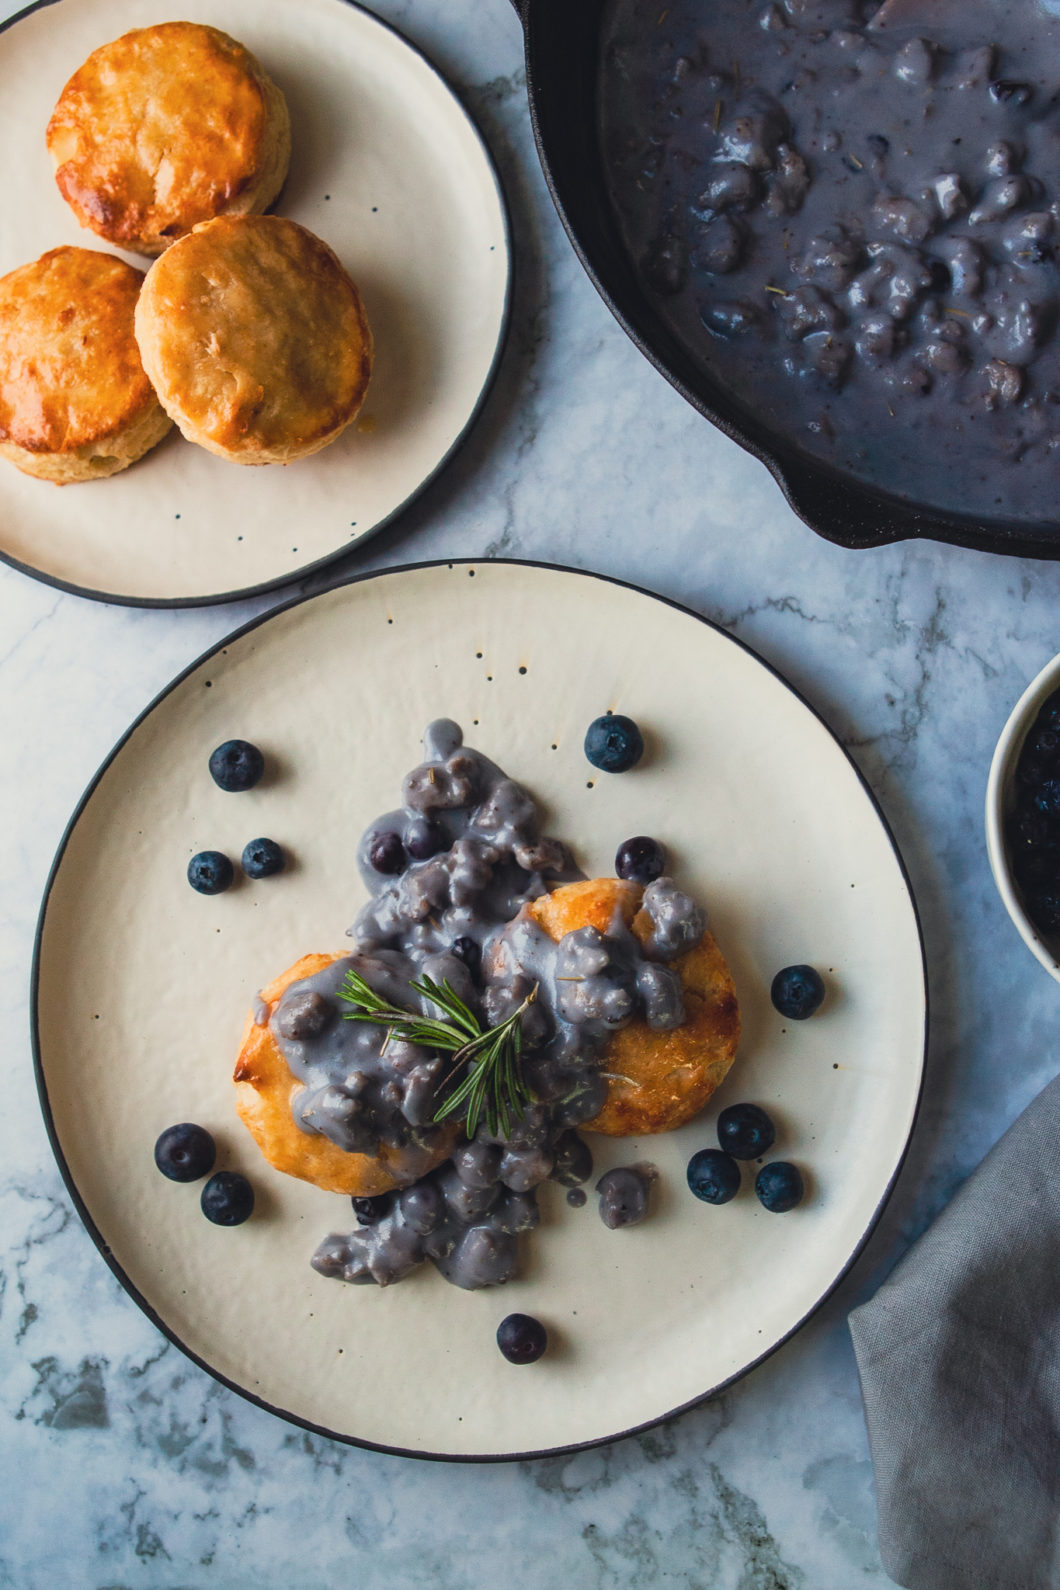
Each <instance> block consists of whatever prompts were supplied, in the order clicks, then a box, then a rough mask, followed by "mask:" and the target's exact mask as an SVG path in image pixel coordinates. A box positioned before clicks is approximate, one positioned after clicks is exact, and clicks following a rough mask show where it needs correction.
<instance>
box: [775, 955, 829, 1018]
mask: <svg viewBox="0 0 1060 1590" xmlns="http://www.w3.org/2000/svg"><path fill="white" fill-rule="evenodd" d="M769 997H770V999H771V1000H772V1001H773V1004H774V1005H775V1006H776V1008H777V1010H779V1011H780V1014H781V1015H782V1016H787V1017H788V1018H789V1019H790V1020H791V1021H806V1020H807V1018H808V1017H810V1016H812V1015H813V1013H814V1011H815V1010H818V1009H819V1008H820V1004H821V1001H822V1000H823V999H824V980H823V978H822V977H821V974H820V972H818V971H816V970H815V969H814V967H812V966H785V967H784V970H783V971H780V972H778V973H777V975H776V976H775V977H774V979H773V986H772V987H771V988H770V990H769Z"/></svg>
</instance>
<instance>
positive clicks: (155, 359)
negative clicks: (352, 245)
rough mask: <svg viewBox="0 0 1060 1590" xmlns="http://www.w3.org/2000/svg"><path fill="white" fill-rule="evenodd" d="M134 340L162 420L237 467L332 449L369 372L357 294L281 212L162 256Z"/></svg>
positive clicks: (216, 231) (206, 231) (222, 224)
mask: <svg viewBox="0 0 1060 1590" xmlns="http://www.w3.org/2000/svg"><path fill="white" fill-rule="evenodd" d="M136 337H137V341H138V342H139V345H140V353H141V355H142V357H143V361H144V368H145V369H146V371H147V373H148V375H149V376H150V378H151V380H152V382H153V383H154V387H155V391H156V392H157V393H158V397H159V401H160V402H161V404H162V407H163V408H164V409H165V410H166V412H167V414H169V415H170V416H171V418H172V419H173V420H175V421H176V423H177V425H178V426H179V427H180V430H181V431H182V432H183V434H184V435H185V436H186V437H187V438H188V440H189V441H191V442H198V444H199V445H200V446H201V447H205V448H208V449H209V451H210V452H212V453H216V454H218V455H219V456H220V457H221V458H227V459H230V460H232V461H233V462H234V463H237V464H286V463H290V462H292V461H293V460H294V459H296V458H304V457H306V456H307V455H308V454H310V453H315V452H317V451H318V450H319V449H320V448H322V447H326V446H327V444H328V443H329V442H333V441H334V440H335V438H336V437H337V436H338V435H339V434H340V433H341V432H342V431H343V430H345V428H346V426H347V425H349V423H350V421H351V420H352V419H353V418H354V417H355V415H356V414H357V411H358V410H359V408H360V407H361V404H362V403H363V401H364V395H365V392H366V391H367V388H368V380H369V377H370V375H371V369H372V334H371V331H370V330H369V327H368V319H367V316H366V315H365V312H364V305H363V304H362V303H361V298H360V294H359V293H358V291H357V288H356V287H355V286H354V284H353V282H352V281H351V280H350V278H349V276H348V275H347V273H346V271H345V270H344V269H343V267H342V265H341V264H340V262H339V260H338V259H337V258H336V256H335V255H334V254H333V253H332V251H331V249H330V248H329V247H328V246H327V244H326V243H324V242H322V241H321V239H320V238H318V237H316V236H315V235H314V234H313V233H312V232H310V231H308V230H307V229H306V228H305V227H304V226H299V225H298V223H297V222H296V221H289V220H286V219H283V218H281V217H279V216H274V215H256V216H222V217H220V218H219V219H218V220H216V221H207V222H206V223H204V224H203V225H202V226H197V227H196V228H195V230H194V231H193V232H191V233H190V234H189V235H188V236H187V237H184V238H181V240H180V241H179V242H178V243H175V244H174V245H173V247H172V248H170V249H167V250H166V252H165V253H164V254H163V255H162V256H161V258H159V259H157V260H156V261H155V263H154V264H153V265H152V266H151V269H150V270H149V271H148V273H147V278H146V280H145V282H144V285H143V290H142V292H141V294H140V301H139V303H138V304H137V306H136Z"/></svg>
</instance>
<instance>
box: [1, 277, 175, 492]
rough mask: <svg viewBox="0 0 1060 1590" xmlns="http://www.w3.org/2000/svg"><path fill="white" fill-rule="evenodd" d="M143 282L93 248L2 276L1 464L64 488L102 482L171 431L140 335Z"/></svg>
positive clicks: (140, 278) (132, 461)
mask: <svg viewBox="0 0 1060 1590" xmlns="http://www.w3.org/2000/svg"><path fill="white" fill-rule="evenodd" d="M142 281H143V274H142V272H140V271H138V270H134V269H133V267H132V266H131V265H126V263H125V262H124V260H120V259H116V258H115V256H114V255H113V254H101V253H98V252H97V251H96V250H94V249H87V248H55V249H52V250H51V251H50V252H49V253H47V254H42V255H41V257H40V259H38V260H35V261H34V262H33V264H31V265H22V266H20V267H19V268H18V269H17V270H13V271H11V272H10V273H9V274H8V275H7V276H4V277H2V278H0V457H3V458H7V459H10V461H11V462H12V463H13V464H16V465H17V466H18V468H19V469H21V470H22V471H23V472H24V473H25V474H27V475H36V476H37V477H39V478H40V479H41V480H52V481H55V482H56V483H57V484H59V485H67V484H70V483H72V482H74V481H82V480H99V479H101V478H103V477H104V476H107V475H113V474H116V473H117V472H118V470H121V469H125V468H127V467H128V465H129V464H132V463H134V462H135V461H136V459H138V458H141V457H142V456H143V455H144V453H146V452H147V451H148V449H149V448H152V447H154V445H155V443H156V442H160V441H161V440H162V437H163V436H165V434H166V432H167V431H169V430H170V429H171V422H170V420H169V418H168V417H167V415H166V414H165V413H164V412H163V410H162V408H161V407H160V405H159V402H158V399H157V398H156V397H155V394H154V390H153V388H152V386H151V383H150V381H149V380H148V379H147V376H146V375H145V373H144V368H143V364H142V363H141V360H140V353H139V349H138V348H137V346H136V339H135V337H134V336H133V310H134V308H135V305H136V299H137V295H138V293H139V291H140V283H141V282H142Z"/></svg>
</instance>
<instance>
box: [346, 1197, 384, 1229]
mask: <svg viewBox="0 0 1060 1590" xmlns="http://www.w3.org/2000/svg"><path fill="white" fill-rule="evenodd" d="M350 1202H351V1203H352V1205H353V1212H354V1214H355V1215H356V1216H357V1224H358V1225H359V1226H374V1225H378V1223H379V1221H380V1220H382V1218H383V1216H384V1215H388V1214H389V1213H390V1211H391V1209H392V1208H393V1207H394V1199H393V1195H392V1194H391V1193H377V1194H376V1196H375V1197H374V1198H351V1199H350Z"/></svg>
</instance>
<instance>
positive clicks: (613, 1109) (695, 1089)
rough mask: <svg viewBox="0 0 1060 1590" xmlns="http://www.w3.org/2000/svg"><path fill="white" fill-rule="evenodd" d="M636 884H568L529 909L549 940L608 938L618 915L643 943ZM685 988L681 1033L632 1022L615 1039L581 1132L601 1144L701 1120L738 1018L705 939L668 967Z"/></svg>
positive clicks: (644, 924) (731, 1047)
mask: <svg viewBox="0 0 1060 1590" xmlns="http://www.w3.org/2000/svg"><path fill="white" fill-rule="evenodd" d="M643 892H644V891H643V890H642V889H641V887H640V885H639V884H635V883H625V882H622V881H620V880H619V879H618V878H593V879H590V880H589V882H587V883H569V884H565V885H564V886H563V887H561V888H559V889H556V890H555V892H554V893H552V894H547V895H543V896H542V897H541V899H540V900H535V901H534V902H533V903H532V904H531V905H530V906H529V908H528V909H529V912H530V915H531V916H532V917H533V918H534V920H535V921H536V922H537V923H538V924H539V926H540V927H542V928H543V929H544V931H545V932H546V933H547V934H548V935H549V937H550V938H553V939H556V940H559V939H561V938H562V937H563V936H564V934H566V933H571V932H573V931H574V930H575V928H579V927H586V926H591V927H595V928H596V929H597V930H598V931H599V932H601V933H606V932H607V929H608V927H609V926H610V925H611V924H612V923H613V922H614V920H615V917H616V914H617V915H619V916H621V919H622V920H623V921H624V922H625V923H626V925H627V926H628V927H631V928H632V930H633V932H634V933H635V934H636V936H637V938H639V939H640V940H641V942H642V943H644V942H645V941H646V940H647V938H648V936H649V934H650V932H651V921H650V919H649V917H648V914H647V912H645V911H642V910H640V909H639V907H640V901H641V896H642V894H643ZM670 964H671V965H672V966H673V968H674V970H675V971H677V972H678V973H680V976H681V981H682V983H683V984H684V996H685V1015H686V1020H685V1022H684V1025H683V1026H680V1027H674V1028H672V1029H671V1030H670V1031H668V1032H655V1031H653V1030H652V1029H651V1028H650V1027H649V1026H648V1023H647V1022H646V1021H645V1020H644V1018H643V1017H637V1018H636V1019H635V1020H634V1021H631V1022H630V1023H629V1025H628V1026H627V1027H623V1028H621V1029H620V1030H619V1031H618V1032H616V1033H614V1034H613V1035H612V1036H611V1037H610V1038H609V1039H608V1043H607V1049H606V1051H605V1058H604V1061H603V1064H604V1066H605V1068H606V1070H607V1071H608V1072H609V1073H610V1074H611V1080H610V1082H609V1084H608V1091H607V1101H606V1103H605V1104H604V1107H603V1109H602V1110H601V1111H600V1113H599V1115H596V1116H594V1118H593V1119H592V1120H591V1121H586V1122H585V1123H584V1125H583V1126H581V1127H580V1128H579V1129H580V1130H581V1131H584V1132H602V1133H603V1134H604V1135H605V1136H607V1137H641V1136H644V1135H647V1134H650V1133H653V1132H671V1131H673V1130H674V1129H675V1128H676V1127H678V1126H684V1125H685V1123H686V1122H687V1121H690V1120H692V1118H693V1116H696V1115H698V1114H699V1112H700V1110H702V1109H703V1107H704V1105H705V1104H706V1103H707V1100H708V1099H709V1098H710V1096H711V1094H712V1093H713V1092H714V1090H715V1089H716V1088H717V1087H718V1086H719V1085H720V1084H721V1082H722V1081H723V1080H724V1078H725V1075H726V1073H727V1072H728V1070H729V1067H730V1066H731V1065H732V1062H733V1060H734V1058H735V1055H736V1045H737V1043H738V1042H739V1037H740V1011H739V1006H738V1005H737V1002H736V990H735V988H734V987H733V981H732V977H731V975H730V973H729V968H728V966H727V965H726V964H725V958H724V956H723V955H722V953H721V951H720V950H719V949H718V946H717V944H716V943H715V942H714V939H713V938H712V937H711V935H710V934H709V933H705V934H704V935H703V939H702V941H701V942H700V943H699V944H697V945H696V947H695V948H694V949H691V950H686V952H685V953H684V954H683V955H679V956H678V957H677V958H676V960H674V961H672V962H671V963H670Z"/></svg>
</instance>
